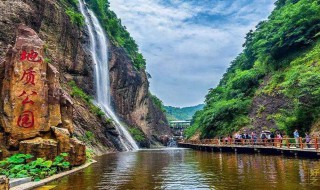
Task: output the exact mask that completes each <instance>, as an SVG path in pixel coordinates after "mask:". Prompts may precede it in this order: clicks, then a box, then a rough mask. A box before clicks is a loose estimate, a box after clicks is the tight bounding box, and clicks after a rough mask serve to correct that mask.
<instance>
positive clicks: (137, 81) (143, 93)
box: [109, 44, 171, 147]
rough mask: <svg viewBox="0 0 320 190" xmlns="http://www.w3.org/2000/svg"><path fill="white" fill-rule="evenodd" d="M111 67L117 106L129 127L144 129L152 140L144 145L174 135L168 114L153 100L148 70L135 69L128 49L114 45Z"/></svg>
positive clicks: (112, 47) (118, 111)
mask: <svg viewBox="0 0 320 190" xmlns="http://www.w3.org/2000/svg"><path fill="white" fill-rule="evenodd" d="M109 67H110V68H109V69H110V79H111V94H112V97H113V106H114V108H115V110H116V112H117V113H119V115H120V117H121V118H122V119H123V120H124V121H126V123H127V124H128V125H129V126H131V127H138V128H140V129H141V130H142V131H143V133H144V134H145V135H146V137H147V138H148V139H149V140H148V141H144V142H141V143H140V144H141V145H143V146H147V147H149V146H150V143H151V144H155V143H156V142H155V141H162V140H164V138H165V136H166V135H171V130H170V129H169V127H168V121H167V119H166V117H165V115H164V113H163V112H162V111H161V110H160V109H159V108H158V107H157V106H155V105H154V103H153V102H152V100H151V97H150V95H149V82H148V79H147V75H146V73H145V72H144V71H137V70H136V69H134V68H133V65H132V63H131V61H130V59H129V58H128V57H127V55H126V53H125V51H124V50H123V49H122V48H119V47H116V46H114V45H112V44H111V48H110V64H109Z"/></svg>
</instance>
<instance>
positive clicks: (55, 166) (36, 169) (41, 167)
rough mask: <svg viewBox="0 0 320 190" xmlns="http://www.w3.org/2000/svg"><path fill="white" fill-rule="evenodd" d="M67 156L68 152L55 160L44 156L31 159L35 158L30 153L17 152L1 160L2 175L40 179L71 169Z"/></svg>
mask: <svg viewBox="0 0 320 190" xmlns="http://www.w3.org/2000/svg"><path fill="white" fill-rule="evenodd" d="M67 156H68V154H67V153H61V154H60V155H59V156H57V157H56V158H55V159H54V160H53V161H51V160H46V159H44V158H37V159H36V160H34V161H30V160H31V159H32V158H33V156H32V155H30V154H15V155H13V156H11V157H9V158H6V159H5V160H2V161H0V175H6V176H8V177H10V178H24V177H32V179H33V180H35V181H39V180H40V179H44V178H46V177H49V176H51V175H54V174H57V173H59V172H62V171H64V170H68V169H70V167H71V166H70V163H69V162H67V161H66V160H65V157H67Z"/></svg>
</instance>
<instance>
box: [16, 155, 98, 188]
mask: <svg viewBox="0 0 320 190" xmlns="http://www.w3.org/2000/svg"><path fill="white" fill-rule="evenodd" d="M96 162H97V161H95V160H91V161H90V162H88V163H86V164H84V165H82V166H79V167H76V168H73V169H72V170H69V171H65V172H62V173H59V174H56V175H53V176H50V177H48V178H45V179H43V180H40V181H36V182H35V181H33V182H29V183H25V184H21V185H18V186H16V187H13V188H10V190H29V189H35V188H37V187H41V186H44V185H46V184H47V183H50V182H52V181H54V180H57V179H59V178H62V177H65V176H68V175H70V174H73V173H75V172H78V171H80V170H83V169H85V168H87V167H88V166H90V165H91V164H93V163H96Z"/></svg>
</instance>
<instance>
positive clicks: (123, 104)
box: [0, 0, 170, 154]
mask: <svg viewBox="0 0 320 190" xmlns="http://www.w3.org/2000/svg"><path fill="white" fill-rule="evenodd" d="M66 8H67V7H66V6H65V5H64V4H63V3H62V2H60V1H54V0H23V1H21V0H13V1H6V0H1V1H0V12H1V15H0V64H1V65H0V72H1V73H2V74H1V75H0V88H1V87H2V86H3V76H4V75H3V72H4V67H3V63H4V60H5V54H6V52H8V50H9V45H13V44H14V41H15V38H16V36H17V35H16V31H17V27H18V25H20V24H25V25H26V26H28V27H30V28H32V29H33V30H34V31H35V32H36V33H37V34H38V35H39V37H40V38H41V39H42V41H43V42H44V58H43V59H44V60H45V61H46V62H48V63H50V64H51V65H52V66H53V67H55V68H56V71H57V72H58V73H60V75H59V79H58V80H59V82H60V84H61V89H63V90H64V92H65V93H66V95H68V96H69V97H70V101H72V102H73V106H72V111H73V114H72V123H73V126H74V136H76V137H79V138H80V139H81V140H82V141H83V142H85V143H86V145H87V147H89V148H90V149H93V151H94V152H95V153H96V154H103V153H105V152H107V151H117V150H121V145H120V142H119V140H118V138H117V137H118V133H117V131H116V129H115V127H114V126H113V124H112V122H110V120H107V119H106V118H104V117H101V116H99V115H97V114H96V113H95V111H93V110H92V105H88V101H86V100H85V99H83V98H82V97H79V96H75V95H74V94H75V93H74V91H75V90H77V89H74V85H70V84H71V83H73V81H74V82H75V84H76V86H78V87H81V89H82V90H83V91H84V92H85V93H86V94H88V95H91V96H94V95H95V91H94V89H95V88H94V83H93V81H94V80H93V67H92V62H91V57H90V53H89V51H88V43H89V42H88V33H87V29H86V27H85V26H78V25H75V24H73V23H72V22H71V20H70V18H69V16H68V15H67V14H66ZM110 47H111V48H110V50H109V51H110V52H109V54H110V56H109V57H110V64H109V65H110V73H111V74H110V79H111V88H112V92H111V93H112V99H113V106H114V109H115V110H116V112H118V113H119V116H120V118H121V119H122V120H123V121H124V122H125V123H127V124H128V126H129V127H134V128H137V129H139V130H141V131H143V133H144V134H145V136H146V137H147V140H145V141H144V142H141V145H144V146H149V145H150V143H154V142H155V141H157V140H161V138H162V137H163V136H165V135H170V130H169V128H168V126H167V121H166V118H165V116H164V114H163V113H162V112H161V110H159V109H158V108H157V107H156V106H155V105H154V104H153V102H152V101H151V99H150V98H149V95H148V94H149V93H148V87H149V84H148V80H147V77H146V74H145V72H144V71H137V70H136V69H134V68H133V66H132V62H131V60H130V59H129V58H128V56H127V55H126V52H125V51H124V50H123V49H122V48H120V47H117V46H115V45H113V44H112V43H111V42H110ZM0 90H1V89H0ZM49 93H50V92H49ZM2 114H3V113H2ZM2 130H3V129H2ZM155 144H157V143H155Z"/></svg>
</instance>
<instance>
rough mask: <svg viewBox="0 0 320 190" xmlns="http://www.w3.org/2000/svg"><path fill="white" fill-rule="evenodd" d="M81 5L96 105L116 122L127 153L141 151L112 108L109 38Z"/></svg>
mask: <svg viewBox="0 0 320 190" xmlns="http://www.w3.org/2000/svg"><path fill="white" fill-rule="evenodd" d="M79 5H80V11H81V13H82V15H83V16H84V18H85V23H86V25H87V27H88V30H89V36H90V43H91V54H92V61H93V63H94V74H95V84H96V99H95V101H96V104H97V105H98V106H99V107H100V108H101V109H102V110H103V111H104V112H105V114H106V115H107V116H108V117H109V118H111V119H112V120H113V121H114V122H113V123H114V124H115V126H116V128H117V130H118V132H119V134H120V136H119V139H120V141H121V143H122V145H123V147H124V148H125V149H126V150H127V151H129V150H137V149H139V147H138V145H137V143H136V142H135V141H134V140H133V138H132V137H131V135H130V134H129V132H128V131H127V130H126V128H125V127H124V126H123V125H122V124H121V123H120V121H119V119H118V118H117V116H116V115H115V113H114V112H113V111H112V108H111V101H110V82H109V66H108V65H109V64H108V46H107V37H106V35H105V33H104V31H103V29H102V27H101V25H100V23H99V21H98V19H97V17H96V16H95V14H94V13H93V12H92V11H91V10H90V9H88V8H87V6H86V5H85V1H82V0H79Z"/></svg>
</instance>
